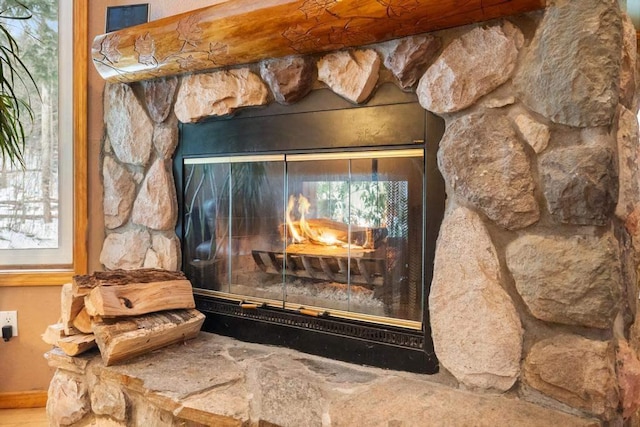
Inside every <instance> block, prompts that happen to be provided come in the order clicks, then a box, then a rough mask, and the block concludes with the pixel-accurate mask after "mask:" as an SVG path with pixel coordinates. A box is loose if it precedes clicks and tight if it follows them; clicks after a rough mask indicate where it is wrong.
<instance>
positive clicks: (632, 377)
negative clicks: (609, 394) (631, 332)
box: [616, 340, 640, 418]
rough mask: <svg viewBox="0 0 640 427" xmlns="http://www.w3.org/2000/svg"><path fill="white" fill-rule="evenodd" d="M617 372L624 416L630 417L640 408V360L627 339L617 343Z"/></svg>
mask: <svg viewBox="0 0 640 427" xmlns="http://www.w3.org/2000/svg"><path fill="white" fill-rule="evenodd" d="M616 372H617V375H618V386H619V387H620V406H621V407H622V416H623V417H624V418H629V417H630V416H631V415H633V414H635V413H636V412H637V411H638V409H640V360H638V355H637V354H636V352H635V351H633V349H631V346H630V345H629V343H628V342H627V341H625V340H619V341H618V343H617V345H616Z"/></svg>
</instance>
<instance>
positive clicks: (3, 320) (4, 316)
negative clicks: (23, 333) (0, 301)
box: [0, 311, 18, 337]
mask: <svg viewBox="0 0 640 427" xmlns="http://www.w3.org/2000/svg"><path fill="white" fill-rule="evenodd" d="M5 325H11V327H12V332H13V336H14V337H17V336H18V312H17V311H0V326H5Z"/></svg>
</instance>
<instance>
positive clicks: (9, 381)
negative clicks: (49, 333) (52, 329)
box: [0, 286, 60, 393]
mask: <svg viewBox="0 0 640 427" xmlns="http://www.w3.org/2000/svg"><path fill="white" fill-rule="evenodd" d="M59 301H60V287H59V286H44V287H6V288H5V287H0V311H5V310H17V311H18V336H17V337H14V338H12V339H11V340H10V341H9V342H4V341H0V361H2V364H1V365H0V393H6V392H15V391H33V390H46V389H47V387H48V386H49V381H50V380H51V376H52V375H53V370H52V369H50V368H49V367H48V366H47V362H46V360H45V359H44V357H43V355H44V353H45V352H46V351H48V350H50V349H51V346H49V345H47V344H45V343H44V342H43V341H42V339H40V335H41V334H42V333H43V332H44V331H45V329H46V327H47V325H50V324H52V323H56V322H57V321H58V316H59V315H60V310H59V308H58V307H59V306H60V302H59ZM52 307H55V308H53V309H52Z"/></svg>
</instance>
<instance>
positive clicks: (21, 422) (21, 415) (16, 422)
mask: <svg viewBox="0 0 640 427" xmlns="http://www.w3.org/2000/svg"><path fill="white" fill-rule="evenodd" d="M17 426H21V427H48V426H49V423H48V422H47V414H46V411H45V408H34V409H0V427H17Z"/></svg>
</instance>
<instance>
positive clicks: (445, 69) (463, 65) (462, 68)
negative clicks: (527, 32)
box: [416, 22, 524, 114]
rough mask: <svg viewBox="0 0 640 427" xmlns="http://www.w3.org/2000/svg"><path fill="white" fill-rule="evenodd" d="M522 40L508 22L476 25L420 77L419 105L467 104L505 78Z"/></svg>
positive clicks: (456, 107) (453, 107) (440, 109)
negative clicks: (484, 25) (487, 25)
mask: <svg viewBox="0 0 640 427" xmlns="http://www.w3.org/2000/svg"><path fill="white" fill-rule="evenodd" d="M523 42H524V37H523V35H522V33H521V32H520V30H519V29H518V28H516V27H515V26H513V25H512V24H511V23H509V22H505V23H504V24H503V25H502V26H492V27H489V28H484V27H476V28H474V29H473V30H471V31H470V32H468V33H466V34H464V35H463V36H461V37H460V38H457V39H455V40H454V41H453V42H451V43H450V44H449V45H448V46H447V47H445V49H444V51H443V52H442V53H441V54H440V57H439V58H438V59H437V60H436V61H435V62H434V63H433V65H431V67H429V69H428V70H427V71H426V72H425V73H424V75H423V76H422V78H421V79H420V83H419V84H418V89H417V91H416V93H417V94H418V99H419V100H420V105H422V106H423V107H424V108H425V109H426V110H429V111H432V112H434V113H436V114H442V113H452V112H455V111H460V110H462V109H464V108H467V107H469V106H471V105H472V104H473V103H474V102H476V101H477V100H478V99H480V97H482V96H484V95H486V94H488V93H489V92H491V91H493V90H494V89H496V88H497V87H498V86H500V85H502V84H503V83H505V82H506V81H507V80H509V78H510V77H511V74H512V73H513V70H514V69H515V66H516V62H517V59H518V50H519V49H520V48H521V47H522V44H523Z"/></svg>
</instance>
